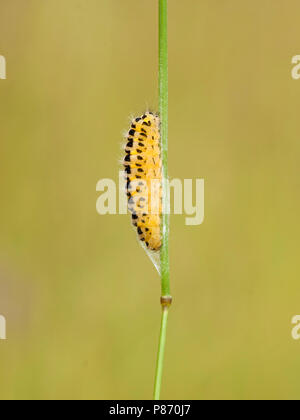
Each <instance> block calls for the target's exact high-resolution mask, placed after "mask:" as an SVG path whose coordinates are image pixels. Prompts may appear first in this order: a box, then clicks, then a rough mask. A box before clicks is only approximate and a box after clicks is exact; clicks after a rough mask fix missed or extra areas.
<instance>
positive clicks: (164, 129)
mask: <svg viewBox="0 0 300 420" xmlns="http://www.w3.org/2000/svg"><path fill="white" fill-rule="evenodd" d="M158 1H159V114H160V119H161V155H162V218H161V232H162V247H161V256H160V259H161V296H162V297H161V304H162V319H161V330H160V339H159V347H158V355H157V366H156V376H155V386H154V399H155V400H159V399H160V390H161V382H162V373H163V364H164V353H165V344H166V334H167V323H168V314H169V307H170V305H171V302H172V298H171V296H170V293H171V292H170V265H169V194H168V0H158Z"/></svg>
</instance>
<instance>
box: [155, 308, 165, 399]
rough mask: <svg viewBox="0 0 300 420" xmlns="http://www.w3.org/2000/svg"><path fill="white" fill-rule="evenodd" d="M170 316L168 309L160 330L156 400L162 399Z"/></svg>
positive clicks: (162, 319) (163, 316)
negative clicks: (161, 391) (162, 380)
mask: <svg viewBox="0 0 300 420" xmlns="http://www.w3.org/2000/svg"><path fill="white" fill-rule="evenodd" d="M168 315H169V311H168V309H164V310H163V311H162V317H161V328H160V337H159V346H158V355H157V368H156V377H155V386H154V400H159V399H160V390H161V379H162V373H163V361H164V354H165V346H166V335H167V323H168Z"/></svg>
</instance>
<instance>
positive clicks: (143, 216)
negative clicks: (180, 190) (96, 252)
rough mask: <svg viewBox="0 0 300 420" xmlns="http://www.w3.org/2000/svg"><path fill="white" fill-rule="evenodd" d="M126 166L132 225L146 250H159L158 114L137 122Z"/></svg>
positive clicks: (134, 125) (128, 148) (160, 171)
mask: <svg viewBox="0 0 300 420" xmlns="http://www.w3.org/2000/svg"><path fill="white" fill-rule="evenodd" d="M124 167H125V172H126V181H127V183H126V192H127V196H128V209H129V211H130V212H131V214H132V216H131V217H132V223H133V225H134V226H135V227H136V229H137V233H138V236H139V239H140V240H141V241H143V242H144V243H145V245H146V247H147V248H148V249H150V250H152V251H159V249H160V248H161V232H160V218H161V210H162V209H161V198H162V187H161V182H162V165H161V149H160V119H159V117H158V116H157V115H154V114H152V113H151V112H147V113H145V114H144V115H143V116H142V117H139V118H135V119H134V120H133V122H132V124H131V128H130V130H129V132H128V135H127V144H126V146H125V158H124Z"/></svg>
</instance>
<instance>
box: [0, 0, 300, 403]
mask: <svg viewBox="0 0 300 420" xmlns="http://www.w3.org/2000/svg"><path fill="white" fill-rule="evenodd" d="M299 13H300V4H299V1H298V0H288V1H283V0H251V1H250V0H245V1H242V2H241V1H238V0H226V1H225V0H223V1H220V0H201V1H195V0H185V1H184V2H181V1H170V2H169V20H170V24H169V33H170V139H169V146H170V152H169V165H170V168H169V169H170V177H171V178H175V177H176V178H182V179H183V178H204V179H205V183H206V184H205V185H206V192H205V213H206V218H205V222H204V224H203V225H202V226H198V227H188V226H185V223H184V216H173V217H172V219H171V224H172V225H171V244H170V246H171V267H172V292H173V295H174V307H173V309H172V312H171V316H170V324H169V333H168V343H167V352H166V364H165V374H164V381H163V392H162V398H166V399H180V398H182V399H217V398H221V399H232V398H234V399H254V398H255V399H262V398H264V399H267V398H268V399H269V398H270V399H277V398H278V399H286V398H296V399H298V398H299V395H300V379H299V371H300V342H297V341H293V340H292V338H291V329H292V324H291V318H292V316H293V315H296V314H299V313H300V299H299V275H300V268H299V237H300V225H299V213H300V199H299V187H300V178H299V152H300V145H299V128H300V123H299V106H300V81H295V80H293V79H292V78H291V69H292V65H291V59H292V57H293V56H294V55H297V54H300V44H299V37H300V28H299ZM157 42H158V38H157V1H147V0H126V1H124V0H45V1H40V0H26V1H24V0H10V1H7V0H0V54H2V55H4V56H5V57H6V60H7V80H0V98H1V100H0V118H1V124H0V137H1V144H0V147H1V149H0V155H1V157H0V159H1V163H0V189H1V207H0V314H2V315H5V316H6V319H7V336H8V339H7V341H0V372H1V375H0V398H1V399H94V398H100V399H148V398H151V397H152V389H153V377H154V367H155V359H156V350H157V341H158V330H159V322H160V307H159V295H160V286H159V278H158V276H157V274H156V272H155V270H154V268H153V266H152V265H151V262H150V260H149V259H148V257H147V256H146V255H145V253H144V251H143V250H142V248H141V247H140V246H139V245H138V243H137V240H136V237H135V234H134V231H133V230H132V228H131V225H130V221H129V216H99V215H98V214H97V213H96V209H95V205H96V199H97V197H98V196H99V194H98V193H96V183H97V181H98V180H99V179H100V178H112V179H116V180H117V179H118V170H119V160H120V158H121V156H122V151H121V144H122V132H123V130H126V129H127V127H128V121H129V120H128V117H129V116H130V115H134V114H141V113H142V112H143V111H144V110H145V109H146V108H147V107H148V106H149V107H151V108H152V109H156V104H157V65H158V62H157Z"/></svg>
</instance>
